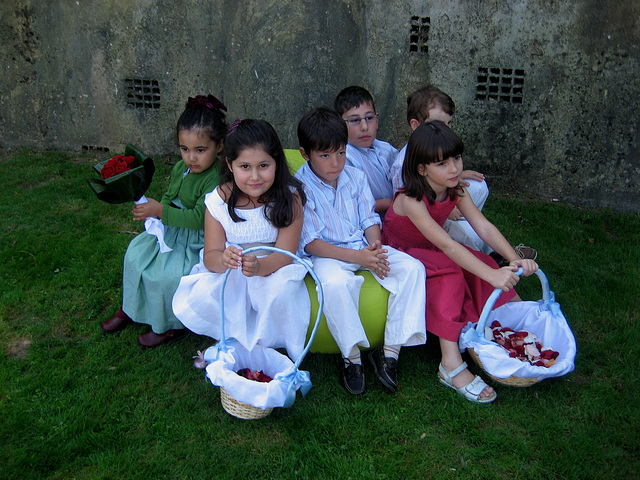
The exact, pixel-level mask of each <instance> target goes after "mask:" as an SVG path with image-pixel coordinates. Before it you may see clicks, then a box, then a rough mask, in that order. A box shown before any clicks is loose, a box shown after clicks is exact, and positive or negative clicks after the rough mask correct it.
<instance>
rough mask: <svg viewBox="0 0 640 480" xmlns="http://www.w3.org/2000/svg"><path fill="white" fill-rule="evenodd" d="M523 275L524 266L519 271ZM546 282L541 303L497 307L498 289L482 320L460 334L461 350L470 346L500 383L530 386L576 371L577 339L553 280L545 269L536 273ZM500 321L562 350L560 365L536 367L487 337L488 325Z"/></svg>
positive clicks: (476, 357)
mask: <svg viewBox="0 0 640 480" xmlns="http://www.w3.org/2000/svg"><path fill="white" fill-rule="evenodd" d="M517 274H518V275H521V274H522V268H520V270H518V272H517ZM536 275H538V278H539V279H540V283H541V284H542V300H539V301H537V302H532V301H530V302H509V303H507V304H505V305H502V306H501V307H499V308H496V309H495V310H493V306H494V305H495V303H496V301H497V300H498V297H499V296H500V294H501V293H502V290H500V289H499V288H496V289H495V290H494V291H493V293H492V294H491V295H490V296H489V298H488V299H487V302H486V304H485V306H484V309H483V310H482V314H481V315H480V319H479V320H478V323H477V324H476V325H475V327H474V325H473V324H472V323H471V322H469V324H468V325H467V326H466V327H464V329H463V330H462V333H461V334H460V340H459V347H460V351H464V349H467V350H468V351H469V354H470V355H471V358H472V359H473V360H474V361H475V362H476V363H477V364H478V365H480V367H481V368H482V369H483V370H484V371H485V372H486V373H487V374H488V375H489V376H490V377H491V378H492V379H493V380H495V381H496V382H498V383H501V384H503V385H509V386H513V387H528V386H531V385H533V384H535V383H537V382H539V381H540V380H544V379H545V378H552V377H560V376H562V375H566V374H567V373H569V372H571V371H573V369H574V366H575V365H574V361H575V356H576V340H575V338H574V336H573V333H572V332H571V329H570V328H569V325H568V324H567V320H566V319H565V317H564V314H563V313H562V311H561V310H560V305H559V304H558V303H556V301H555V294H554V293H553V292H552V291H550V290H549V281H548V280H547V277H546V275H545V274H544V273H543V272H542V270H538V271H537V272H536ZM495 320H497V321H498V322H500V324H501V325H502V326H503V327H509V328H511V329H513V330H515V331H519V330H526V331H527V332H530V333H534V334H535V335H537V336H538V338H539V339H540V341H541V342H542V344H543V345H544V346H545V347H550V348H553V350H555V351H557V352H558V353H559V355H558V358H556V364H555V365H552V366H550V367H543V366H534V365H531V364H530V363H529V362H524V361H521V360H519V359H517V358H512V357H510V356H509V353H508V352H507V351H506V350H505V349H504V348H503V347H501V346H500V345H498V344H497V343H496V342H493V341H490V340H488V339H487V338H486V334H485V327H486V326H487V325H491V324H492V322H493V321H495Z"/></svg>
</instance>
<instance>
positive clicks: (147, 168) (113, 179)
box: [87, 145, 155, 203]
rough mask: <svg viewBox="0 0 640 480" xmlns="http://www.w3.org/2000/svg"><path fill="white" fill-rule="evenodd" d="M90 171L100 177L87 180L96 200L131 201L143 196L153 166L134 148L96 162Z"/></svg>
mask: <svg viewBox="0 0 640 480" xmlns="http://www.w3.org/2000/svg"><path fill="white" fill-rule="evenodd" d="M93 168H94V169H95V170H96V172H98V173H99V174H100V178H87V182H88V183H89V186H90V187H91V188H92V190H93V191H94V192H95V194H96V195H97V197H98V198H99V199H100V200H102V201H104V202H107V203H125V202H134V201H136V200H138V199H140V197H142V196H143V195H144V194H145V192H146V191H147V189H148V188H149V185H151V180H152V179H153V174H154V173H155V165H154V164H153V160H152V159H151V157H148V156H147V155H145V154H144V153H142V152H141V151H140V150H138V149H137V148H136V147H134V146H133V145H127V146H126V147H125V151H124V155H116V156H115V157H113V158H111V159H109V160H105V161H102V162H100V163H97V164H96V165H94V166H93Z"/></svg>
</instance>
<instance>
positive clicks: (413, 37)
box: [409, 15, 431, 53]
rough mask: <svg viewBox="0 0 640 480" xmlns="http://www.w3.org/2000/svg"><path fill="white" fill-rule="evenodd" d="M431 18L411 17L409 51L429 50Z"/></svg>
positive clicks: (425, 51) (421, 51) (423, 51)
mask: <svg viewBox="0 0 640 480" xmlns="http://www.w3.org/2000/svg"><path fill="white" fill-rule="evenodd" d="M430 28H431V18H429V17H419V16H417V15H414V16H412V17H411V31H410V33H409V52H418V53H427V52H428V51H429V45H428V43H429V29H430Z"/></svg>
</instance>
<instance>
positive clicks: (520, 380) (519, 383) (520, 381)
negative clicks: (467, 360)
mask: <svg viewBox="0 0 640 480" xmlns="http://www.w3.org/2000/svg"><path fill="white" fill-rule="evenodd" d="M467 352H469V355H471V358H472V359H473V361H474V362H476V363H477V364H478V365H479V366H480V368H482V370H483V371H484V372H485V373H486V374H487V375H488V376H489V377H491V379H492V380H494V381H495V382H498V383H501V384H502V385H507V386H509V387H530V386H531V385H533V384H535V383H538V382H539V381H540V380H538V379H537V378H524V377H514V376H511V377H507V378H500V377H496V376H494V375H491V374H490V373H489V372H487V369H486V368H484V365H483V364H482V362H481V361H480V356H479V355H478V354H477V353H476V352H475V350H474V349H473V348H467Z"/></svg>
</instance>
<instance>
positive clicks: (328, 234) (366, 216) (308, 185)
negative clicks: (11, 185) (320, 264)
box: [296, 163, 380, 256]
mask: <svg viewBox="0 0 640 480" xmlns="http://www.w3.org/2000/svg"><path fill="white" fill-rule="evenodd" d="M296 178H297V179H298V180H300V181H301V182H302V183H303V184H304V191H305V193H306V195H307V203H306V205H305V206H304V223H303V226H302V235H301V237H300V245H299V247H298V254H299V255H306V256H308V255H309V254H307V253H306V252H305V251H304V248H305V247H306V246H307V245H308V244H309V243H311V242H313V241H314V240H317V239H320V240H323V241H325V242H327V243H330V244H332V245H336V246H338V247H342V248H349V249H351V250H362V249H363V248H364V247H366V246H367V245H368V244H369V243H368V242H367V239H366V238H365V236H364V231H365V230H366V229H367V228H369V227H371V226H373V225H380V216H379V215H378V214H377V213H375V212H374V210H373V209H374V205H375V200H374V199H373V195H372V194H371V189H370V188H369V184H368V182H367V178H366V177H365V175H364V173H362V172H361V171H360V170H358V169H356V168H353V167H349V166H348V165H346V166H345V167H344V170H342V172H341V173H340V175H339V176H338V184H337V188H333V187H332V186H331V185H329V184H327V183H325V182H323V181H322V180H320V178H318V177H317V176H316V174H315V173H313V170H311V167H310V166H309V164H308V163H305V164H304V165H303V166H302V167H301V168H300V169H299V170H298V172H297V173H296Z"/></svg>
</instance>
